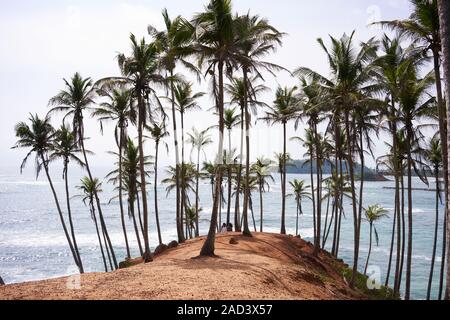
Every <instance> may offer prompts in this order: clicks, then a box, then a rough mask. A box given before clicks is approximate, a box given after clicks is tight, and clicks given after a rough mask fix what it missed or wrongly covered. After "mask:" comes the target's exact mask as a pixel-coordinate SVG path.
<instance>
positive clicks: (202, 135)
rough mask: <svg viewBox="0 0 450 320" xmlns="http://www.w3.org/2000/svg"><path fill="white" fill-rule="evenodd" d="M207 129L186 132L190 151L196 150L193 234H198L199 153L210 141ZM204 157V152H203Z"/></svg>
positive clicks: (197, 235) (193, 129)
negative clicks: (190, 147) (190, 146)
mask: <svg viewBox="0 0 450 320" xmlns="http://www.w3.org/2000/svg"><path fill="white" fill-rule="evenodd" d="M208 132H209V129H206V130H203V131H201V132H199V131H197V129H195V128H192V133H188V143H190V144H191V145H192V151H191V153H192V152H193V151H197V172H196V177H195V179H196V181H195V236H196V237H199V236H200V228H199V216H200V207H199V204H200V194H199V182H200V176H201V172H200V154H201V152H202V151H203V152H204V148H205V147H206V146H208V145H210V144H211V143H212V140H211V136H210V135H209V134H208ZM205 158H206V154H205Z"/></svg>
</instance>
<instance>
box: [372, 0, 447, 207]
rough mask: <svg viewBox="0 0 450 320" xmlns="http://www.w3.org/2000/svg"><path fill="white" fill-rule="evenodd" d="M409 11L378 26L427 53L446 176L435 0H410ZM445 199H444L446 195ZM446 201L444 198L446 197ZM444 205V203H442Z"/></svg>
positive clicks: (443, 105)
mask: <svg viewBox="0 0 450 320" xmlns="http://www.w3.org/2000/svg"><path fill="white" fill-rule="evenodd" d="M410 2H411V4H412V7H413V12H412V14H411V16H410V17H409V18H408V19H405V20H394V21H382V22H379V24H381V25H382V26H385V27H387V28H390V29H391V30H397V31H399V32H402V33H403V34H404V35H406V36H408V37H409V38H410V39H411V40H412V41H413V42H414V44H415V45H417V46H418V49H419V50H420V51H421V52H423V54H428V53H431V56H432V58H433V66H434V77H435V79H436V98H437V104H438V114H439V117H438V119H439V134H440V138H441V141H443V145H444V148H443V152H444V167H445V168H444V170H445V172H446V176H447V160H446V159H445V158H446V157H447V154H448V149H447V147H446V144H447V136H446V134H447V128H446V122H447V115H446V111H445V110H446V109H445V101H444V98H443V89H442V80H441V79H442V76H441V65H442V55H441V54H442V45H441V39H442V38H441V34H440V20H439V10H438V0H410ZM444 180H445V184H446V186H447V187H448V178H447V177H445V179H444ZM447 200H448V199H447ZM446 202H447V201H446ZM446 205H447V204H446Z"/></svg>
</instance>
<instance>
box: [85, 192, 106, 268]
mask: <svg viewBox="0 0 450 320" xmlns="http://www.w3.org/2000/svg"><path fill="white" fill-rule="evenodd" d="M89 206H90V209H91V215H92V218H93V220H94V224H95V230H96V231H97V239H98V244H99V246H100V252H101V253H102V259H103V265H104V267H105V272H108V264H107V263H106V256H105V251H104V250H103V244H102V238H101V237H100V229H99V227H98V222H97V217H96V214H95V207H94V199H91V201H90V203H89Z"/></svg>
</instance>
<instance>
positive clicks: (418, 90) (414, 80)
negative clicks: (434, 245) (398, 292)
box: [399, 66, 435, 300]
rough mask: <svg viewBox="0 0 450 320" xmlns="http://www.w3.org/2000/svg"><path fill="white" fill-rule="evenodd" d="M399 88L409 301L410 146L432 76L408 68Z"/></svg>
mask: <svg viewBox="0 0 450 320" xmlns="http://www.w3.org/2000/svg"><path fill="white" fill-rule="evenodd" d="M400 83H401V88H400V91H399V101H400V120H401V121H402V123H403V124H404V127H405V131H406V136H407V138H406V149H407V160H406V161H407V162H406V165H407V176H408V182H407V183H408V187H407V190H408V194H407V200H408V247H407V262H406V279H405V281H406V282H405V299H406V300H409V299H410V296H411V266H412V265H411V264H412V250H413V249H412V245H413V243H412V240H413V214H412V213H413V212H412V210H413V198H412V197H413V194H412V170H413V165H414V164H413V158H412V150H413V149H412V146H413V143H414V141H415V140H417V134H418V133H417V130H416V129H415V127H414V123H413V121H414V120H418V119H420V118H423V117H424V116H427V115H428V114H429V109H430V106H431V105H432V104H433V103H434V101H435V98H434V97H432V98H429V96H428V95H427V94H428V90H429V88H430V86H431V85H432V84H433V83H434V74H433V73H429V74H427V75H425V77H424V78H420V77H418V74H417V70H416V67H415V66H412V67H410V68H409V71H408V72H405V74H404V75H403V77H402V79H401V82H400Z"/></svg>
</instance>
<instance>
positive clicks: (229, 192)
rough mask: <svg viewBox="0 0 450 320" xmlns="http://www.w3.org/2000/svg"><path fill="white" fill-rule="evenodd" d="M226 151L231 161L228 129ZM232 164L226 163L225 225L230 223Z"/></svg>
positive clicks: (229, 131) (229, 132)
mask: <svg viewBox="0 0 450 320" xmlns="http://www.w3.org/2000/svg"><path fill="white" fill-rule="evenodd" d="M228 152H229V155H228V157H229V159H228V160H230V161H231V154H232V151H231V130H228ZM231 165H232V164H231V163H227V168H228V181H227V182H228V200H227V206H228V207H227V226H228V225H229V224H230V223H231V193H232V185H231V182H232V181H231V178H232V173H233V171H232V166H231Z"/></svg>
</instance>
